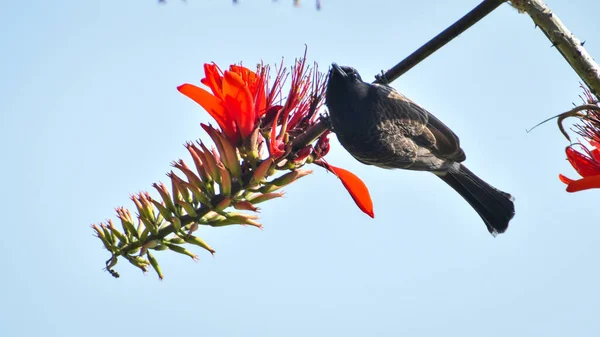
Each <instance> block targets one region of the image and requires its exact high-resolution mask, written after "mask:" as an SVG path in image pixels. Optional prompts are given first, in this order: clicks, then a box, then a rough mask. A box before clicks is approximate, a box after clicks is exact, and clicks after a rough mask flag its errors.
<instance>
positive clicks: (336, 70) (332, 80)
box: [325, 63, 366, 110]
mask: <svg viewBox="0 0 600 337" xmlns="http://www.w3.org/2000/svg"><path fill="white" fill-rule="evenodd" d="M365 85H366V83H364V82H363V81H362V78H361V77H360V74H359V73H358V71H357V70H356V69H354V68H352V67H347V66H339V65H337V64H336V63H333V64H332V65H331V70H330V71H329V82H328V83H327V92H326V97H325V103H326V104H327V106H328V107H329V108H330V110H331V108H332V107H333V106H342V105H345V104H348V103H349V102H350V101H351V100H352V99H353V98H357V97H359V96H362V95H361V92H363V91H364V88H363V87H364V86H365ZM365 92H366V91H365ZM334 109H335V107H334Z"/></svg>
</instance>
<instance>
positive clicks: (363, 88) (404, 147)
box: [325, 63, 515, 236]
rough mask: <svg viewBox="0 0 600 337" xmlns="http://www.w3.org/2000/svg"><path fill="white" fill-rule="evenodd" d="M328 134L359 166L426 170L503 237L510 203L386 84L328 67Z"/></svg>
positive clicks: (446, 132) (431, 121) (442, 128)
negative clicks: (329, 127)
mask: <svg viewBox="0 0 600 337" xmlns="http://www.w3.org/2000/svg"><path fill="white" fill-rule="evenodd" d="M325 105H326V106H327V110H328V114H329V118H330V124H331V128H332V131H333V132H334V133H335V134H336V136H337V138H338V140H339V142H340V144H341V145H342V146H343V147H344V148H345V149H346V151H348V152H349V153H350V154H351V155H352V156H353V157H354V158H356V159H357V160H358V161H359V162H361V163H363V164H366V165H373V166H376V167H380V168H384V169H406V170H416V171H427V172H431V173H433V174H435V175H436V176H438V177H439V178H441V180H443V181H444V182H446V183H447V184H448V185H450V187H452V188H453V189H454V190H455V191H456V192H458V194H460V195H461V196H462V197H463V198H464V199H465V200H466V201H467V202H468V203H469V204H470V205H471V207H473V209H474V210H475V211H476V212H477V213H478V214H479V216H480V217H481V218H482V220H483V222H484V223H485V225H486V226H487V229H488V231H489V232H490V233H491V234H492V235H494V236H496V235H498V234H500V233H504V232H505V231H506V230H507V228H508V225H509V222H510V220H511V219H512V218H513V217H514V215H515V206H514V200H515V199H514V198H513V197H512V196H511V195H510V194H509V193H506V192H503V191H501V190H499V189H497V188H495V187H493V186H492V185H490V184H488V183H487V182H485V181H484V180H483V179H481V178H479V177H478V176H477V175H475V174H474V173H473V172H471V171H470V170H469V169H468V168H467V167H466V166H465V165H464V164H462V162H463V161H465V160H466V155H465V152H464V150H463V149H462V148H461V146H460V142H459V139H458V136H457V135H456V134H455V133H454V132H453V131H452V130H451V129H450V128H449V127H448V126H446V125H445V124H444V123H442V122H441V121H440V120H439V119H438V118H437V117H435V116H434V115H433V114H431V113H430V112H429V111H427V110H425V109H424V108H422V107H421V106H420V105H418V104H416V103H415V102H413V101H412V100H410V99H408V98H407V97H406V96H404V95H403V94H401V93H400V92H398V91H397V90H396V89H394V88H392V87H391V86H389V85H388V84H387V83H382V84H379V83H367V82H364V81H363V80H362V78H361V76H360V74H359V73H358V71H357V70H356V69H355V68H352V67H349V66H339V65H337V64H336V63H333V64H332V66H331V69H330V71H329V78H328V82H327V87H326V93H325Z"/></svg>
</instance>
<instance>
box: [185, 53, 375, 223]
mask: <svg viewBox="0 0 600 337" xmlns="http://www.w3.org/2000/svg"><path fill="white" fill-rule="evenodd" d="M204 73H205V77H204V78H203V79H202V80H201V82H202V83H203V84H204V85H206V86H207V87H208V88H210V90H211V91H212V93H211V92H209V91H207V90H205V89H202V88H200V87H197V86H195V85H192V84H183V85H181V86H179V87H178V88H177V89H178V90H179V91H180V92H181V93H182V94H184V95H186V96H188V97H189V98H191V99H192V100H194V101H195V102H196V103H198V104H200V105H201V106H202V107H203V108H204V109H205V110H206V111H208V113H209V114H210V115H211V116H212V117H213V118H214V119H215V120H216V121H217V123H218V124H219V127H220V128H221V130H222V131H223V134H224V135H225V137H227V139H229V140H230V142H231V143H232V144H233V145H235V146H236V147H237V148H238V150H239V151H240V153H241V152H243V151H248V150H250V149H245V148H242V147H240V145H241V144H242V143H243V142H244V141H245V140H246V139H248V138H249V137H251V136H252V135H253V133H254V131H255V130H256V128H260V133H259V137H260V139H262V137H263V136H264V137H265V138H266V139H265V140H266V142H265V143H266V144H268V149H269V157H268V159H270V163H273V162H275V161H278V160H279V159H281V158H282V157H285V159H288V160H290V161H291V162H292V163H294V164H296V165H299V166H296V167H295V168H296V169H297V168H299V167H300V166H302V165H304V163H305V162H314V163H315V164H317V165H320V166H322V167H325V168H326V169H327V170H329V171H330V172H332V173H334V174H335V175H336V176H337V177H339V178H340V180H341V181H342V184H343V185H344V187H345V188H346V189H347V190H348V192H349V193H350V195H351V196H352V198H353V199H354V201H355V202H356V204H357V205H358V207H359V208H360V209H361V210H362V211H363V212H365V213H366V214H368V215H369V216H371V217H373V216H374V214H373V202H372V201H371V197H370V195H369V190H368V189H367V187H366V186H365V184H364V183H363V182H362V181H361V180H360V179H359V178H358V177H356V176H355V175H354V174H352V173H350V172H349V171H347V170H344V169H342V168H338V167H335V166H332V165H329V164H327V163H326V162H325V161H324V160H323V159H322V158H323V157H324V156H325V155H326V154H327V153H328V152H329V139H328V133H329V131H327V132H325V133H324V134H322V135H321V136H320V137H319V138H318V139H317V140H316V143H315V144H314V145H313V144H304V146H303V147H301V148H300V149H296V150H293V149H294V147H293V146H291V145H292V142H293V140H294V139H295V138H296V137H298V136H300V135H302V134H303V133H304V132H306V131H307V130H308V128H310V127H311V126H313V125H314V124H315V123H316V122H317V120H318V113H317V112H318V110H319V108H320V107H321V106H322V105H323V101H324V97H325V84H326V82H327V81H326V77H325V76H324V75H323V74H321V73H319V72H318V70H317V67H316V65H315V67H312V68H311V67H310V66H307V65H306V55H304V57H303V58H301V59H299V60H296V63H295V65H294V66H292V68H291V72H290V73H288V72H287V69H286V68H284V67H283V64H282V65H281V67H279V69H278V72H277V75H276V76H275V79H274V81H273V84H272V85H271V86H269V83H268V81H267V79H268V75H269V67H268V66H262V65H259V67H258V70H257V72H253V71H251V70H249V69H247V68H244V67H242V66H239V65H232V66H230V67H229V70H226V71H225V72H223V71H221V69H219V67H217V65H215V64H214V63H213V64H205V65H204ZM288 75H290V77H291V83H290V88H289V92H287V94H286V95H284V94H283V93H282V91H283V90H282V88H283V84H284V82H285V79H286V78H287V76H288ZM283 97H285V99H284V98H283ZM276 100H277V102H278V104H277V105H276V104H274V102H275V101H276ZM243 157H244V156H243V155H242V158H243ZM265 162H266V161H265ZM242 165H243V164H242ZM257 169H258V168H257V167H253V168H251V170H252V171H256V170H257ZM261 177H262V176H261Z"/></svg>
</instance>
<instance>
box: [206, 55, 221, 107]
mask: <svg viewBox="0 0 600 337" xmlns="http://www.w3.org/2000/svg"><path fill="white" fill-rule="evenodd" d="M221 73H222V72H221V69H219V67H217V65H216V64H214V63H205V64H204V78H203V79H202V80H200V82H202V84H204V85H206V86H207V87H209V88H210V90H212V92H213V94H214V95H215V96H217V97H218V98H220V99H223V89H222V88H223V75H221Z"/></svg>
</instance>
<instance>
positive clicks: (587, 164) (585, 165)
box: [566, 146, 600, 177]
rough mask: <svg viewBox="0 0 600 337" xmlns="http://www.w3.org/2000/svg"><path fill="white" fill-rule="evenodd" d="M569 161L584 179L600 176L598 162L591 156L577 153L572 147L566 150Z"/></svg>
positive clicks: (599, 164)
mask: <svg viewBox="0 0 600 337" xmlns="http://www.w3.org/2000/svg"><path fill="white" fill-rule="evenodd" d="M566 153H567V159H568V160H569V162H570V163H571V165H572V166H573V168H574V169H575V170H576V171H577V173H579V175H581V176H582V177H589V176H595V175H599V174H600V163H599V162H596V161H595V160H593V159H592V158H590V157H589V156H586V155H584V154H583V153H581V152H578V151H576V150H575V149H573V148H572V147H571V146H569V147H567V149H566Z"/></svg>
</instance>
